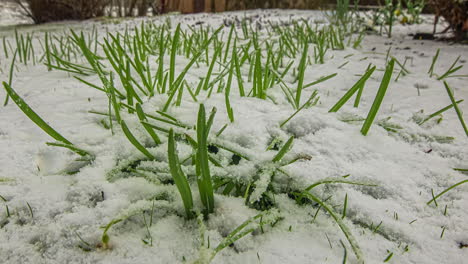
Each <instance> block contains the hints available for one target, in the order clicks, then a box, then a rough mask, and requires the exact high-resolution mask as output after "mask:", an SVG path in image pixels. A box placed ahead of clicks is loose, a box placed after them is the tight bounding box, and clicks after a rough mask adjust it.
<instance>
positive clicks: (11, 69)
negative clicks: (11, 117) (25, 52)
mask: <svg viewBox="0 0 468 264" xmlns="http://www.w3.org/2000/svg"><path fill="white" fill-rule="evenodd" d="M17 54H18V49H17V50H16V51H15V53H14V54H13V59H12V60H11V66H10V73H9V75H8V85H9V86H10V87H11V83H12V81H13V70H14V68H15V61H16V55H17ZM9 99H10V95H9V94H8V93H7V96H6V98H5V102H4V103H3V106H7V105H8V101H9Z"/></svg>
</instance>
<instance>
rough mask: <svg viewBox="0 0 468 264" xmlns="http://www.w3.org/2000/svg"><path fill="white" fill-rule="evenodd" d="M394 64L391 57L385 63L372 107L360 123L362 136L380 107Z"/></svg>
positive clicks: (365, 133)
mask: <svg viewBox="0 0 468 264" xmlns="http://www.w3.org/2000/svg"><path fill="white" fill-rule="evenodd" d="M394 66H395V60H394V59H392V60H391V61H390V62H389V63H388V65H387V69H386V70H385V74H384V77H383V79H382V82H381V83H380V87H379V91H378V92H377V95H376V96H375V99H374V103H372V107H371V109H370V111H369V114H368V115H367V118H366V121H364V124H363V125H362V128H361V134H363V135H364V136H366V135H367V133H368V132H369V129H370V127H371V125H372V123H373V122H374V119H375V116H376V115H377V112H378V111H379V108H380V105H381V104H382V101H383V98H384V96H385V93H386V92H387V88H388V85H389V84H390V80H391V78H392V74H393V67H394Z"/></svg>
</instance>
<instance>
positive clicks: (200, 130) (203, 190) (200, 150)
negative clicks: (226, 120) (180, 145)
mask: <svg viewBox="0 0 468 264" xmlns="http://www.w3.org/2000/svg"><path fill="white" fill-rule="evenodd" d="M208 129H209V128H207V124H206V115H205V106H204V105H203V104H200V108H199V111H198V120H197V143H198V145H197V153H196V170H197V182H198V190H199V191H200V198H201V200H202V203H203V205H204V206H205V208H206V212H207V213H212V212H213V210H214V194H213V185H212V182H211V174H210V167H209V164H208V144H207V138H208V133H209V130H208Z"/></svg>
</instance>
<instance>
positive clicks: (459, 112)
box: [444, 81, 468, 137]
mask: <svg viewBox="0 0 468 264" xmlns="http://www.w3.org/2000/svg"><path fill="white" fill-rule="evenodd" d="M444 85H445V89H446V90H447V94H448V96H449V97H450V101H452V105H453V108H455V112H457V116H458V119H459V120H460V123H461V125H462V127H463V130H465V134H466V136H467V137H468V128H467V127H466V124H465V120H463V114H462V112H461V111H460V108H458V104H457V102H455V98H454V97H453V93H452V90H451V89H450V87H449V85H448V83H447V82H446V81H444Z"/></svg>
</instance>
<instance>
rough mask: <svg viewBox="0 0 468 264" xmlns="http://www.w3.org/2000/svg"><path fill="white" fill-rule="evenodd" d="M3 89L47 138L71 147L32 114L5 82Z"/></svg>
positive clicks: (69, 143)
mask: <svg viewBox="0 0 468 264" xmlns="http://www.w3.org/2000/svg"><path fill="white" fill-rule="evenodd" d="M3 87H4V88H5V90H6V92H7V93H8V95H9V96H10V97H11V99H12V100H13V102H15V104H16V105H17V106H18V107H19V108H20V109H21V111H23V113H24V114H25V115H26V116H27V117H28V118H29V119H31V121H33V122H34V123H35V124H36V125H37V126H38V127H40V128H41V129H42V130H43V131H44V132H46V133H47V134H48V135H49V136H51V137H52V138H54V139H55V140H57V141H60V142H63V143H65V144H68V145H73V144H72V143H71V142H70V141H68V140H67V139H66V138H64V137H63V136H62V135H60V133H58V132H57V131H55V130H54V129H53V128H52V127H51V126H49V125H48V124H47V123H46V122H45V121H44V120H43V119H42V118H41V117H40V116H39V115H38V114H36V112H34V111H33V110H32V109H31V108H30V107H29V105H28V104H27V103H26V102H25V101H24V100H23V99H22V98H21V97H20V96H19V95H18V94H17V93H16V92H15V90H13V88H11V86H10V85H8V84H7V83H6V82H3Z"/></svg>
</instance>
